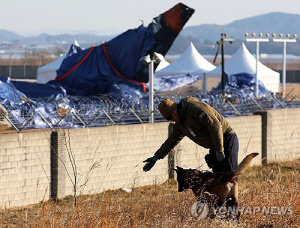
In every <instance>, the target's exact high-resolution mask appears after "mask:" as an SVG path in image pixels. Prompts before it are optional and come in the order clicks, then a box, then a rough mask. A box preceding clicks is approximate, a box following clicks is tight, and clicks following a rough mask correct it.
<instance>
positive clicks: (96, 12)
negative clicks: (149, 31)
mask: <svg viewBox="0 0 300 228" xmlns="http://www.w3.org/2000/svg"><path fill="white" fill-rule="evenodd" d="M181 2H182V3H184V4H185V5H187V6H189V7H191V8H193V9H195V13H194V14H193V16H192V17H191V19H190V20H189V21H188V22H187V24H186V25H185V26H194V25H200V24H219V25H224V24H228V23H231V22H233V21H235V20H239V19H244V18H248V17H253V16H257V15H262V14H266V13H270V12H284V13H291V14H300V11H299V8H300V1H299V0H185V1H184V0H182V1H181ZM0 3H1V4H0V5H1V7H0V29H5V30H9V31H13V32H16V33H17V34H19V35H25V36H31V35H37V34H40V33H42V32H47V33H49V34H53V35H58V34H61V33H75V32H93V33H95V34H97V35H115V34H119V33H121V32H124V31H126V30H127V29H134V28H137V27H138V26H139V25H140V24H141V23H142V22H141V20H142V21H144V25H145V26H147V25H148V24H149V23H150V22H151V20H152V18H154V17H156V16H158V15H159V14H161V13H163V12H165V11H167V10H168V9H170V8H172V7H173V6H174V5H176V4H177V3H179V1H174V0H152V1H145V0H85V1H79V0H45V1H43V0H25V1H24V0H0Z"/></svg>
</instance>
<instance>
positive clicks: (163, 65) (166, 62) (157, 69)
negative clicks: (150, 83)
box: [155, 53, 170, 72]
mask: <svg viewBox="0 0 300 228" xmlns="http://www.w3.org/2000/svg"><path fill="white" fill-rule="evenodd" d="M156 54H157V55H160V59H161V61H160V63H159V64H158V66H157V67H156V69H155V71H156V72H157V71H160V70H162V69H163V68H165V67H167V66H169V65H170V63H169V62H168V61H167V60H166V59H165V57H164V56H163V55H162V54H159V53H156Z"/></svg>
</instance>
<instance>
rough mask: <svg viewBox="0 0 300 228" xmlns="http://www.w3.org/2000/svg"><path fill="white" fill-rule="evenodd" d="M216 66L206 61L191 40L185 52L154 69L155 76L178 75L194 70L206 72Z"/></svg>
mask: <svg viewBox="0 0 300 228" xmlns="http://www.w3.org/2000/svg"><path fill="white" fill-rule="evenodd" d="M215 68H216V67H215V66H214V65H213V64H211V63H210V62H208V61H207V60H206V59H205V58H204V57H203V56H202V55H201V54H200V53H199V52H198V51H197V49H196V48H195V47H194V45H193V43H192V42H191V44H190V46H189V47H188V48H187V49H186V50H185V52H184V53H183V54H182V55H181V56H180V57H179V58H178V59H176V60H175V61H174V62H172V63H171V64H170V65H169V66H167V67H165V68H163V69H161V70H159V71H156V72H155V76H162V75H179V74H188V73H192V72H194V71H196V70H202V72H207V71H211V70H213V69H215Z"/></svg>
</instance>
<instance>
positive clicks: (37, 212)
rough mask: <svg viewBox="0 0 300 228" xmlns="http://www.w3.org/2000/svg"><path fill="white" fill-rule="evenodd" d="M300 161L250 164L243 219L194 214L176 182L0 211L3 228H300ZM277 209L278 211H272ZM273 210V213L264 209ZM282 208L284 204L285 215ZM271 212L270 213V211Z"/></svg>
mask: <svg viewBox="0 0 300 228" xmlns="http://www.w3.org/2000/svg"><path fill="white" fill-rule="evenodd" d="M299 167H300V159H298V160H296V161H292V162H285V163H278V164H275V163H273V164H268V165H266V166H263V167H260V166H256V167H251V168H248V169H247V170H246V172H245V174H244V175H243V176H241V177H240V178H239V183H240V194H239V197H240V198H239V202H240V209H243V210H244V212H243V213H242V215H241V218H240V222H239V223H238V224H237V223H235V222H233V221H224V220H220V219H219V218H217V219H209V218H205V219H201V220H198V219H197V217H193V216H192V214H191V205H192V204H193V203H195V202H196V200H195V197H194V196H193V194H192V192H191V191H187V192H183V193H178V192H177V184H176V181H174V180H170V181H168V182H166V183H161V184H156V185H153V186H146V187H137V188H133V191H132V192H131V193H127V192H125V191H122V190H115V191H106V192H103V193H100V194H96V195H81V196H79V197H78V198H77V205H76V207H73V198H72V197H71V196H70V197H66V198H64V199H62V200H59V201H58V202H56V203H54V202H52V201H47V202H41V203H40V204H36V205H31V206H27V207H22V208H12V209H2V210H0V221H1V223H0V227H1V228H2V227H9V228H10V227H55V228H57V227H91V228H92V227H220V228H221V227H300V191H299V187H300V183H299V182H300V181H299V180H300V173H299V171H300V168H299ZM272 207H275V210H273V209H272ZM262 208H267V209H268V208H269V214H268V213H266V214H263V213H262V212H261V211H260V210H262ZM278 208H281V209H280V210H281V213H280V210H278ZM271 210H273V212H272V213H271V212H270V211H271Z"/></svg>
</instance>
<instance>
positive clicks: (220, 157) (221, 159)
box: [216, 152, 225, 162]
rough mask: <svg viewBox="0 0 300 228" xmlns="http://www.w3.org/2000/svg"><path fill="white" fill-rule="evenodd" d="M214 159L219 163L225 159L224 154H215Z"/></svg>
mask: <svg viewBox="0 0 300 228" xmlns="http://www.w3.org/2000/svg"><path fill="white" fill-rule="evenodd" d="M216 157H217V160H218V162H220V161H223V160H224V159H225V154H224V152H216Z"/></svg>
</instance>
